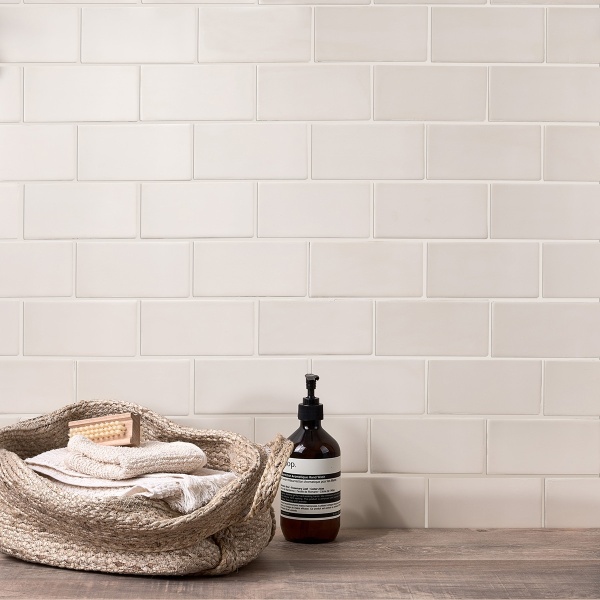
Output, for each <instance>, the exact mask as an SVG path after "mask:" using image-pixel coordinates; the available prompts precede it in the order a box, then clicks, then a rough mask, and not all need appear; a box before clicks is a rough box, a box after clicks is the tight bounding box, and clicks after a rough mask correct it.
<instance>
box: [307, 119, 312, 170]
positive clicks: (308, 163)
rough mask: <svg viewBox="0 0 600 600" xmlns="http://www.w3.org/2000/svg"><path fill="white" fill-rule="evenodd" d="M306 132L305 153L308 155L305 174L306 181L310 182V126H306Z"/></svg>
mask: <svg viewBox="0 0 600 600" xmlns="http://www.w3.org/2000/svg"><path fill="white" fill-rule="evenodd" d="M306 127H307V132H306V142H307V143H306V151H307V154H308V157H307V165H306V173H307V180H308V181H311V180H312V178H313V176H312V128H313V126H312V124H307V125H306Z"/></svg>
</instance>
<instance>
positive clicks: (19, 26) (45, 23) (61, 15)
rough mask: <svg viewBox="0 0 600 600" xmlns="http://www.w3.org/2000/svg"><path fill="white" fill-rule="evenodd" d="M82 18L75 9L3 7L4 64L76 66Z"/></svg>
mask: <svg viewBox="0 0 600 600" xmlns="http://www.w3.org/2000/svg"><path fill="white" fill-rule="evenodd" d="M78 15H79V9H78V8H77V7H75V6H14V7H13V6H10V7H8V6H1V7H0V23H2V35H1V36H0V57H1V60H2V62H7V63H10V62H16V63H19V62H21V63H24V62H67V63H74V62H76V61H77V58H78V53H79V33H78V20H79V16H78Z"/></svg>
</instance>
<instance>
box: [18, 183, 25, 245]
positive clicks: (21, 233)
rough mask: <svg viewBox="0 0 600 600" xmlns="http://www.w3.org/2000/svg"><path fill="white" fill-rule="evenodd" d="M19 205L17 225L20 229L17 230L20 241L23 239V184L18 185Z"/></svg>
mask: <svg viewBox="0 0 600 600" xmlns="http://www.w3.org/2000/svg"><path fill="white" fill-rule="evenodd" d="M19 200H20V203H19V207H18V211H19V215H18V216H19V217H20V218H19V221H18V222H19V225H20V228H21V231H20V232H19V235H18V238H17V239H19V240H21V241H25V185H24V184H21V185H20V186H19Z"/></svg>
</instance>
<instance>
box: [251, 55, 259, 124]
mask: <svg viewBox="0 0 600 600" xmlns="http://www.w3.org/2000/svg"><path fill="white" fill-rule="evenodd" d="M252 120H253V121H255V122H256V121H258V65H254V118H253V119H252Z"/></svg>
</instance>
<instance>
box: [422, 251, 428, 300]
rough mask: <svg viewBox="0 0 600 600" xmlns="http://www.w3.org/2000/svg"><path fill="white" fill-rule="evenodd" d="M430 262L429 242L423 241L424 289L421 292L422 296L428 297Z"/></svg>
mask: <svg viewBox="0 0 600 600" xmlns="http://www.w3.org/2000/svg"><path fill="white" fill-rule="evenodd" d="M428 263H429V242H426V243H423V281H422V285H423V290H422V293H421V298H423V299H425V298H427V292H428V290H427V273H428Z"/></svg>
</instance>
